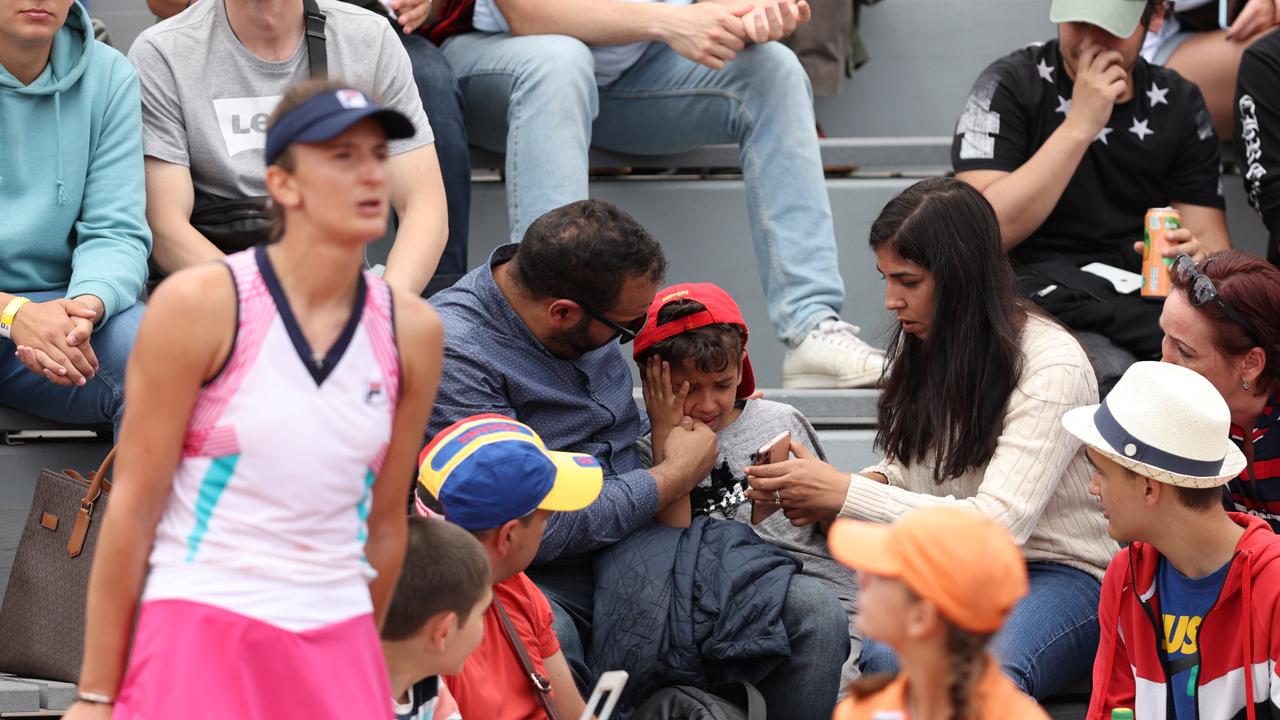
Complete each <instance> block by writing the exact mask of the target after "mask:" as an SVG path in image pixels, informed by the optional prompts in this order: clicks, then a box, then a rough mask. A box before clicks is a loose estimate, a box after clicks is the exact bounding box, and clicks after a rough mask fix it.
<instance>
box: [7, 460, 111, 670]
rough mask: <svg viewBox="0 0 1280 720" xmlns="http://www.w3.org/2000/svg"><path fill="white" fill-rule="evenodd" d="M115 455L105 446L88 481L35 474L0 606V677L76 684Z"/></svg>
mask: <svg viewBox="0 0 1280 720" xmlns="http://www.w3.org/2000/svg"><path fill="white" fill-rule="evenodd" d="M115 455H116V451H115V449H114V448H113V449H112V450H111V452H110V453H108V454H107V458H106V459H105V460H103V461H102V466H101V467H99V468H98V470H97V472H95V473H93V477H92V478H91V479H89V480H85V479H84V477H83V476H81V475H80V473H78V472H76V471H75V470H64V471H62V472H54V471H52V470H48V469H45V470H41V471H40V479H39V480H38V481H37V482H36V493H35V498H34V499H33V500H32V501H31V512H30V513H28V514H27V524H26V526H25V527H23V529H22V539H21V540H20V541H19V542H18V551H17V554H16V555H15V557H14V562H13V571H12V574H11V575H10V576H9V587H8V590H6V591H5V595H4V606H3V607H0V672H6V673H13V674H15V675H19V676H22V677H32V678H43V679H47V680H62V681H65V682H76V681H77V680H78V679H79V676H80V659H81V656H82V655H83V654H84V611H85V596H86V594H87V593H88V589H89V568H90V567H91V566H92V565H93V548H94V546H95V545H96V544H97V541H98V529H99V527H100V526H101V525H102V516H103V513H104V512H105V511H106V509H107V496H108V494H109V493H110V492H111V482H110V481H109V480H107V479H106V475H107V469H108V468H110V467H111V461H112V460H114V459H115Z"/></svg>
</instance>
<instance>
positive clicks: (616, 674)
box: [578, 670, 627, 720]
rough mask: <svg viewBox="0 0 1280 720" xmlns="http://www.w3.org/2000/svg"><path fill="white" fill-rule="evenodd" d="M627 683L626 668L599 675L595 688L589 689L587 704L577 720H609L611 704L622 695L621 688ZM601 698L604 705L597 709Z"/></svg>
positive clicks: (614, 703)
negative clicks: (589, 695) (593, 719)
mask: <svg viewBox="0 0 1280 720" xmlns="http://www.w3.org/2000/svg"><path fill="white" fill-rule="evenodd" d="M626 685H627V671H626V670H610V671H609V672H607V673H605V674H603V675H601V676H600V679H599V680H597V681H596V686H595V689H593V690H592V691H591V697H589V698H587V706H586V707H584V708H583V709H582V715H580V716H579V717H578V720H591V719H592V718H595V720H609V716H610V715H612V714H613V706H614V705H617V704H618V700H619V699H620V698H621V697H622V688H624V687H626ZM601 700H603V701H604V707H601V708H600V709H599V710H598V711H597V710H596V708H598V707H600V702H601Z"/></svg>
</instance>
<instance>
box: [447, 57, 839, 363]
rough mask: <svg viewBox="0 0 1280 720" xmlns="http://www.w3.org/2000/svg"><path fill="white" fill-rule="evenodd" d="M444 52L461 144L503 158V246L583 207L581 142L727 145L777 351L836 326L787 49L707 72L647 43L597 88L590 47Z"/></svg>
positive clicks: (821, 199)
mask: <svg viewBox="0 0 1280 720" xmlns="http://www.w3.org/2000/svg"><path fill="white" fill-rule="evenodd" d="M444 54H445V56H446V57H448V58H449V62H450V64H452V65H453V68H454V70H455V72H456V73H457V76H458V81H459V83H460V84H461V85H462V92H463V94H464V95H465V96H466V99H467V107H466V118H467V128H468V129H469V130H470V133H471V141H472V142H473V143H475V144H477V145H480V146H483V147H486V148H489V149H491V150H495V151H499V152H505V153H506V178H507V211H508V215H509V220H510V230H511V238H512V240H513V241H519V240H520V239H521V237H522V236H523V235H524V231H525V228H527V227H528V226H529V224H530V223H531V222H533V221H534V220H535V219H537V218H538V217H539V216H540V215H542V214H543V213H546V212H547V211H549V210H553V209H555V208H557V207H560V206H561V205H564V204H566V203H570V202H573V201H575V200H582V199H584V198H586V197H587V170H588V154H587V151H588V148H589V147H590V146H591V145H593V144H594V145H596V146H598V147H602V148H607V149H609V150H614V151H618V152H627V153H637V154H647V155H652V154H663V153H673V152H682V151H686V150H690V149H692V148H696V147H700V146H703V145H707V144H711V143H736V144H737V145H738V146H739V147H740V148H741V161H742V173H743V180H744V182H745V184H746V191H747V209H748V213H749V218H748V219H749V221H750V225H751V237H752V241H753V242H754V244H755V252H756V263H757V268H758V270H759V273H760V281H761V283H762V284H763V286H764V294H765V299H766V301H767V303H768V308H769V319H770V320H772V321H773V326H774V328H775V329H776V331H777V333H778V337H779V339H781V340H782V341H784V342H786V343H788V344H789V345H793V346H794V345H796V344H798V343H799V342H800V341H801V340H803V339H804V337H805V336H806V335H807V334H808V332H809V331H810V330H812V329H813V327H814V326H816V325H817V324H818V322H819V321H821V320H824V319H826V318H829V317H835V316H838V315H839V313H840V310H841V307H842V306H843V304H844V282H843V280H842V279H841V277H840V273H839V269H838V265H837V264H836V241H835V233H834V230H833V228H832V223H831V203H830V200H829V199H828V197H827V187H826V180H825V178H824V176H823V174H822V158H821V155H820V153H819V150H818V138H817V134H816V131H815V123H814V114H813V97H812V93H811V92H810V90H809V80H808V78H807V77H806V76H805V74H804V69H803V68H801V66H800V61H799V60H797V59H796V56H795V55H794V54H793V53H792V52H791V50H789V49H787V48H786V47H784V46H782V45H781V44H779V43H766V44H764V45H755V46H752V47H749V48H747V49H746V50H744V51H743V52H740V53H738V57H737V59H736V60H734V61H733V62H730V63H729V64H728V65H727V66H726V67H725V68H724V69H723V70H718V71H717V70H711V69H709V68H706V67H703V66H702V65H698V64H697V63H694V62H692V61H690V60H686V59H685V58H683V57H681V56H680V55H679V54H677V53H676V52H675V51H674V50H672V49H671V48H670V47H669V46H667V45H666V44H663V43H653V44H651V45H650V46H649V48H648V49H647V50H646V52H645V54H644V55H643V56H642V57H641V58H640V60H639V61H637V62H636V64H635V65H633V66H632V67H631V68H630V69H628V70H627V71H626V72H625V73H623V74H622V76H621V77H619V78H618V79H617V80H615V81H614V82H612V83H610V84H609V85H607V86H605V87H597V85H596V81H595V74H594V68H595V63H594V60H593V58H592V55H591V50H590V48H588V47H587V46H586V45H584V44H583V43H582V42H580V41H578V40H576V39H574V38H571V37H566V36H563V35H534V36H521V37H514V36H511V35H506V34H502V33H496V34H490V33H468V34H465V35H458V36H455V37H453V38H451V39H450V40H449V41H448V42H446V43H445V45H444Z"/></svg>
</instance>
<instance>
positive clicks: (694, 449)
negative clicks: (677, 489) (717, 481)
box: [665, 417, 720, 489]
mask: <svg viewBox="0 0 1280 720" xmlns="http://www.w3.org/2000/svg"><path fill="white" fill-rule="evenodd" d="M719 454H720V448H719V446H717V445H716V434H715V432H714V431H712V429H711V428H709V427H707V426H706V425H704V424H702V423H700V422H698V421H697V420H694V419H693V418H691V417H684V418H681V420H680V423H679V424H677V425H676V426H675V427H674V428H672V429H671V433H670V434H669V435H667V456H666V461H665V462H667V463H671V464H673V465H674V466H675V470H676V471H677V473H678V474H679V475H680V476H681V477H683V478H685V479H686V480H688V481H689V482H690V483H691V484H690V486H689V487H690V489H692V488H693V486H694V485H697V484H698V482H700V481H701V480H702V479H703V478H705V477H706V476H707V474H708V473H710V472H711V468H713V467H715V464H716V457H717V456H718V455H719Z"/></svg>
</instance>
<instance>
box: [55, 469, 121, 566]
mask: <svg viewBox="0 0 1280 720" xmlns="http://www.w3.org/2000/svg"><path fill="white" fill-rule="evenodd" d="M115 459H116V448H114V447H113V448H111V452H109V453H107V457H106V458H105V459H104V460H103V461H102V464H101V465H99V466H98V469H97V470H94V471H93V475H92V476H91V479H90V480H89V482H88V485H89V488H88V489H87V490H85V493H84V497H83V498H81V499H80V512H78V513H76V524H75V526H74V527H73V528H71V539H70V540H68V541H67V556H68V557H76V556H77V555H79V554H80V552H81V551H82V550H84V540H85V537H87V536H88V534H89V523H90V522H91V521H92V520H93V506H94V505H95V504H96V503H97V502H98V498H99V497H101V495H102V493H104V492H105V493H110V492H111V481H110V480H108V479H107V471H108V470H110V469H111V464H112V463H113V462H115ZM66 475H67V476H68V477H71V478H74V479H75V480H78V481H79V482H85V480H84V477H82V476H81V475H80V473H78V472H76V471H74V470H68V471H66Z"/></svg>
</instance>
